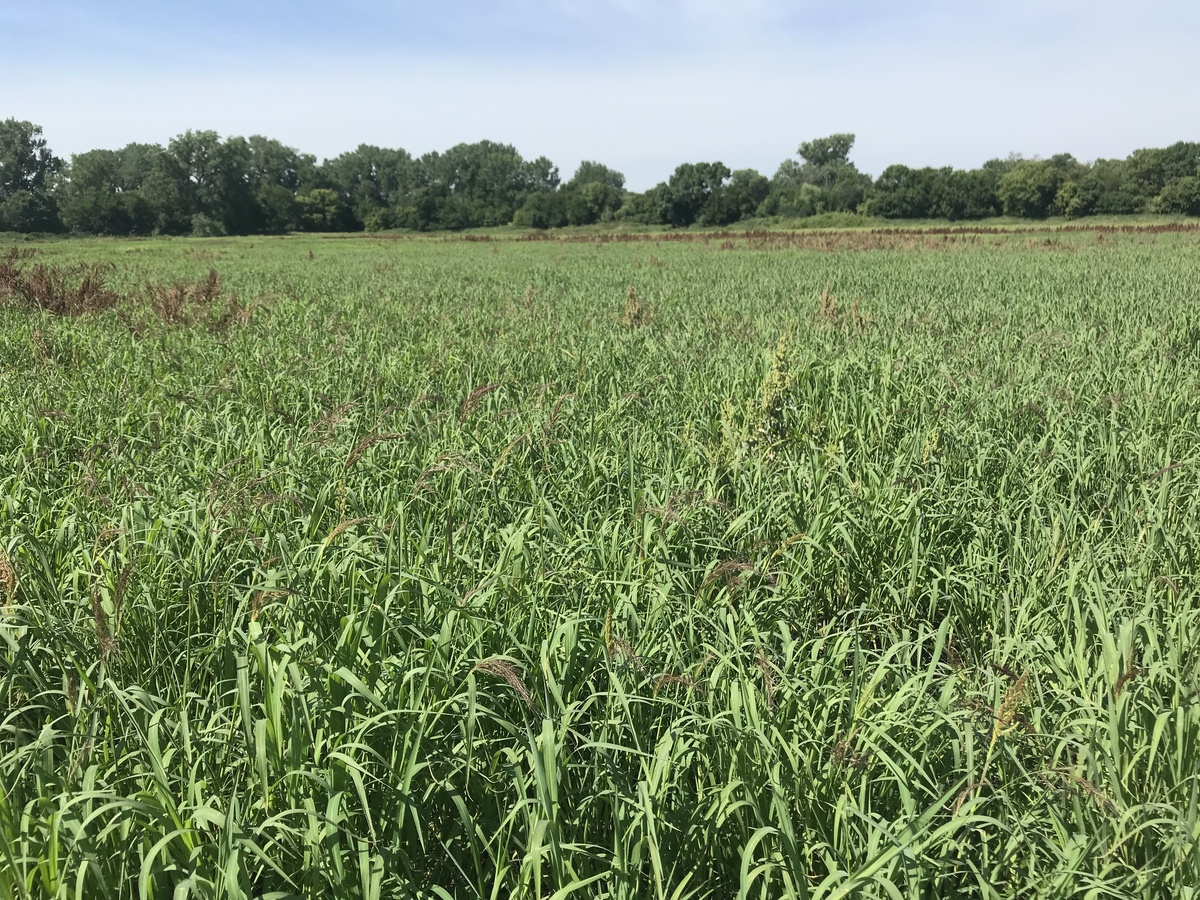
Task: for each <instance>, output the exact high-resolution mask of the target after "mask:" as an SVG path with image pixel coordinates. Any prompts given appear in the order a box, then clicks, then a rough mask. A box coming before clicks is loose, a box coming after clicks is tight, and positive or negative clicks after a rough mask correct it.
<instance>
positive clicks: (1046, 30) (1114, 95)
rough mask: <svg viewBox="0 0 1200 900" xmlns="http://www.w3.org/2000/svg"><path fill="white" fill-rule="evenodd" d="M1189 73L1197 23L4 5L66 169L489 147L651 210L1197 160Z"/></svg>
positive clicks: (586, 6) (780, 9) (854, 8)
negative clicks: (804, 151) (276, 152)
mask: <svg viewBox="0 0 1200 900" xmlns="http://www.w3.org/2000/svg"><path fill="white" fill-rule="evenodd" d="M1198 49H1200V2H1197V0H1120V2H1118V0H838V2H833V0H824V2H818V0H792V2H785V0H738V2H729V0H438V2H428V0H426V2H409V0H324V2H320V3H318V2H312V0H292V2H282V0H268V2H261V0H242V2H231V0H207V2H197V0H173V2H169V3H166V2H156V3H150V2H146V0H114V2H105V3H100V2H80V0H39V2H38V3H37V4H34V3H30V2H27V0H24V2H18V0H0V118H7V117H9V116H15V117H16V118H18V119H28V120H30V121H32V122H35V123H37V124H39V125H41V126H42V127H43V129H44V134H45V137H46V138H47V140H48V142H49V144H50V147H51V148H52V149H53V150H54V151H55V152H56V153H57V154H58V155H60V156H64V157H66V156H69V155H70V154H72V153H79V152H82V151H84V150H89V149H94V148H98V147H112V148H115V147H120V146H122V145H124V144H126V143H129V142H131V141H139V142H150V143H163V144H165V143H166V142H167V141H168V140H169V139H170V138H171V137H172V136H174V135H176V134H179V133H180V132H182V131H184V130H186V129H189V128H195V129H201V128H211V129H214V130H216V131H218V132H220V133H221V134H222V135H233V134H240V135H250V134H264V135H267V136H268V137H273V138H278V139H279V140H281V141H283V142H284V143H286V144H289V145H291V146H294V147H297V148H299V149H301V150H303V151H306V152H309V153H314V154H316V155H317V156H318V157H319V158H328V157H332V156H336V155H337V154H339V153H341V152H343V151H346V150H350V149H353V148H354V147H355V146H357V145H358V144H360V143H370V144H377V145H380V146H385V147H403V148H404V149H406V150H408V151H409V152H410V153H413V154H414V155H419V154H421V153H424V152H427V151H429V150H444V149H446V148H447V147H450V146H452V145H454V144H456V143H459V142H462V141H475V140H481V139H484V138H487V139H490V140H494V141H501V142H504V143H511V144H514V145H515V146H516V147H517V149H518V150H520V151H521V153H522V154H523V155H524V156H526V157H527V158H532V157H536V156H541V155H546V156H549V157H550V159H552V160H553V161H554V162H555V163H556V164H557V165H558V166H559V168H560V170H561V171H562V173H563V176H564V178H566V177H569V175H570V174H571V173H572V172H573V171H574V169H575V167H576V165H578V163H579V161H580V160H582V159H594V160H598V161H600V162H603V163H605V164H606V165H609V166H611V167H613V168H616V169H619V170H620V171H622V172H624V173H625V174H626V176H627V179H628V181H627V184H628V186H629V187H630V188H633V189H635V190H643V189H645V188H648V187H651V186H653V185H654V184H656V183H657V182H659V181H663V180H665V179H666V178H668V177H669V176H670V174H671V172H672V171H673V170H674V168H675V166H677V165H678V164H680V163H683V162H701V161H714V160H719V161H721V162H724V163H725V164H726V165H728V166H729V167H730V168H732V169H741V168H756V169H758V170H760V171H762V172H763V173H765V174H767V175H770V174H772V173H774V171H775V169H776V168H777V167H778V166H779V164H780V162H782V161H783V160H784V159H786V158H788V157H789V156H793V155H794V154H795V152H796V148H797V147H798V146H799V144H800V143H801V142H802V141H805V140H808V139H811V138H814V137H820V136H822V135H826V134H831V133H835V132H852V133H854V134H855V135H856V136H857V142H856V144H855V147H854V150H853V151H852V153H851V158H852V159H853V160H854V161H855V162H856V163H857V164H858V166H859V168H860V169H862V170H863V171H866V172H869V173H871V174H873V175H878V174H879V173H880V172H881V171H882V170H883V169H884V168H885V167H886V166H888V165H890V164H892V163H904V164H906V165H911V166H926V165H930V166H944V165H954V166H959V167H972V166H977V165H979V164H981V163H983V162H984V161H985V160H987V159H991V158H994V157H1003V156H1007V155H1008V154H1010V153H1019V154H1022V155H1024V156H1050V155H1052V154H1054V153H1060V152H1069V153H1073V154H1074V155H1075V156H1076V157H1077V158H1079V159H1081V160H1084V161H1090V160H1093V159H1096V158H1099V157H1115V156H1125V155H1127V154H1128V153H1129V152H1130V151H1132V150H1134V149H1136V148H1138V147H1147V146H1165V145H1167V144H1170V143H1173V142H1175V141H1177V140H1200V63H1198V62H1197V50H1198Z"/></svg>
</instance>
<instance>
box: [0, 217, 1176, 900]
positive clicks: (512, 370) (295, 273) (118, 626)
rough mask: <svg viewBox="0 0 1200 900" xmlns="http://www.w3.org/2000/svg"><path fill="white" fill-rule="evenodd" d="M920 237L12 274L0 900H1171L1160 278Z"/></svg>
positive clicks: (1074, 246) (1076, 242) (1159, 242)
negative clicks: (90, 296)
mask: <svg viewBox="0 0 1200 900" xmlns="http://www.w3.org/2000/svg"><path fill="white" fill-rule="evenodd" d="M957 237H958V236H956V235H940V236H925V237H921V238H918V239H911V240H910V239H909V238H907V237H904V236H887V235H884V236H875V237H871V236H866V237H863V238H862V239H861V240H852V239H845V240H842V239H837V240H829V241H826V242H825V243H824V244H821V243H809V244H804V243H803V242H800V243H797V242H788V241H773V240H770V239H769V237H768V238H764V237H762V236H761V235H749V236H744V237H739V236H737V235H732V234H731V235H722V236H721V237H720V239H719V240H713V241H711V242H707V243H706V242H704V241H703V239H695V240H692V241H690V242H664V243H662V244H661V245H651V243H650V242H649V241H627V242H604V241H599V240H598V241H597V242H596V243H580V242H556V241H545V242H534V243H522V242H517V241H493V242H472V241H453V242H450V241H437V240H424V239H422V240H399V241H382V240H372V239H356V240H338V241H334V240H323V239H320V238H304V239H294V238H288V239H272V240H263V239H259V240H256V241H255V242H250V241H245V240H228V241H203V242H201V241H181V240H176V241H167V240H159V241H148V242H109V243H105V242H100V241H96V242H75V243H59V244H53V245H46V246H45V247H43V248H42V249H41V252H40V253H39V254H38V257H37V259H36V260H34V259H18V258H17V256H15V255H13V256H10V257H7V260H8V263H7V264H8V265H9V267H10V269H9V272H10V274H9V276H8V277H9V279H10V283H11V284H12V285H25V284H28V283H29V281H28V279H27V278H25V276H23V275H21V274H20V273H21V272H31V271H32V270H31V269H28V267H29V266H33V265H38V266H42V267H43V268H42V270H41V271H42V272H43V273H64V272H66V273H70V272H74V273H76V274H77V276H78V277H79V278H83V277H86V276H87V274H88V273H94V272H101V271H102V272H103V273H104V284H103V289H104V291H106V292H111V294H112V298H111V302H110V299H109V297H108V294H107V293H106V294H105V300H104V302H103V303H99V302H97V303H94V304H91V305H88V306H87V308H86V309H79V310H74V309H72V310H71V311H70V312H71V314H63V313H64V310H58V309H55V308H53V306H51V305H47V304H41V303H38V302H34V301H31V300H29V298H27V297H25V295H23V294H22V295H21V296H20V297H17V299H15V300H12V302H8V303H4V304H0V896H13V897H58V896H66V897H75V896H79V897H101V896H113V897H126V896H128V897H160V896H175V897H184V896H197V897H229V898H233V897H243V896H263V897H312V898H317V897H332V896H336V897H362V898H377V897H455V898H458V897H489V898H494V897H509V896H536V897H565V896H568V895H571V894H574V895H576V896H605V897H612V898H627V900H634V898H643V897H655V898H660V900H667V898H672V900H674V898H680V900H682V898H692V897H695V898H700V897H709V898H714V900H717V898H726V897H756V898H759V897H761V898H773V897H803V898H814V900H815V898H834V897H881V898H882V897H913V898H916V897H938V896H977V897H1012V896H1022V897H1073V896H1079V897H1146V898H1155V897H1189V896H1194V895H1195V886H1196V885H1197V884H1200V850H1198V848H1197V841H1198V840H1200V811H1198V810H1200V745H1198V741H1200V702H1198V701H1200V666H1198V662H1200V650H1198V646H1200V645H1198V643H1197V639H1198V637H1200V592H1198V590H1197V587H1198V586H1197V583H1196V578H1195V573H1196V572H1197V568H1198V561H1200V560H1198V554H1200V469H1198V467H1197V463H1198V462H1200V305H1198V303H1197V301H1198V300H1200V269H1197V268H1196V266H1195V265H1194V259H1195V255H1196V253H1197V250H1198V248H1200V243H1198V238H1197V236H1196V235H1194V234H1159V235H1144V234H1137V233H1131V234H1093V233H1087V232H1078V233H1064V234H1060V235H1055V236H1054V238H1053V239H1052V240H1050V239H1042V238H1037V239H1034V238H1030V237H1028V236H1025V235H1011V236H1010V235H972V236H970V239H969V240H968V239H964V240H961V241H960V240H958V239H957ZM893 238H894V239H893ZM97 266H99V267H100V268H94V267H97ZM12 273H17V274H12ZM208 273H211V274H208ZM47 277H49V276H47ZM56 277H62V278H65V277H66V276H62V275H60V276H56ZM22 279H24V280H22ZM77 289H78V284H77V283H76V282H75V281H71V282H70V283H69V284H67V282H63V284H62V285H60V286H59V288H58V290H59V291H60V293H63V294H69V292H70V290H77ZM12 293H13V296H16V295H17V294H18V293H19V291H17V289H16V288H13V291H12ZM31 296H32V295H31ZM231 297H232V298H234V299H233V300H229V298H231ZM238 297H240V298H244V300H237V299H236V298H238ZM22 298H24V299H22ZM18 301H20V302H18Z"/></svg>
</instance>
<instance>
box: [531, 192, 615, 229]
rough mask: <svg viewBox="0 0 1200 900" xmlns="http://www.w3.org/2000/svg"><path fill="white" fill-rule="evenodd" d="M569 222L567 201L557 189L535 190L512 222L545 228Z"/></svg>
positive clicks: (558, 226) (557, 226)
mask: <svg viewBox="0 0 1200 900" xmlns="http://www.w3.org/2000/svg"><path fill="white" fill-rule="evenodd" d="M599 186H600V187H603V185H599ZM588 187H592V185H588ZM567 222H568V217H567V202H566V197H565V196H564V195H563V194H560V193H558V192H556V191H535V192H534V193H531V194H529V196H527V197H526V198H525V202H524V203H523V204H522V205H521V208H520V209H518V210H517V211H516V213H514V214H513V222H512V223H513V224H514V225H517V226H519V227H522V228H539V229H545V228H561V227H562V226H563V225H566V224H567Z"/></svg>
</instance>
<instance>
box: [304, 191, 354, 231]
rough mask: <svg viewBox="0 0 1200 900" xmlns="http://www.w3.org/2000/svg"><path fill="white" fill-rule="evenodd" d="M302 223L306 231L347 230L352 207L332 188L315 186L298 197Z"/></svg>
mask: <svg viewBox="0 0 1200 900" xmlns="http://www.w3.org/2000/svg"><path fill="white" fill-rule="evenodd" d="M296 204H297V207H298V210H299V216H300V225H301V227H302V228H303V229H304V230H305V231H346V230H347V226H348V224H349V222H350V221H351V215H352V214H351V212H350V208H349V207H348V206H347V205H346V201H345V200H343V199H342V197H341V195H339V194H338V192H337V191H335V190H333V189H332V188H313V189H312V190H311V191H306V192H305V193H303V194H300V195H298V196H297V197H296Z"/></svg>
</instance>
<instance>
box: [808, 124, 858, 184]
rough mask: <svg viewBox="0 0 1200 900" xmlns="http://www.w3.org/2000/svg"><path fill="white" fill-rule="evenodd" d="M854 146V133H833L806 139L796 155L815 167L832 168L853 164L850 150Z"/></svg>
mask: <svg viewBox="0 0 1200 900" xmlns="http://www.w3.org/2000/svg"><path fill="white" fill-rule="evenodd" d="M853 147H854V135H853V134H831V135H829V137H823V138H814V139H813V140H811V141H805V142H804V143H802V144H801V145H800V149H799V150H797V151H796V155H797V156H799V157H800V158H801V159H803V160H804V161H805V162H806V163H807V164H808V165H810V166H812V167H813V168H814V169H832V168H835V167H837V166H847V165H850V164H851V163H850V151H851V149H853ZM814 183H815V182H814Z"/></svg>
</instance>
